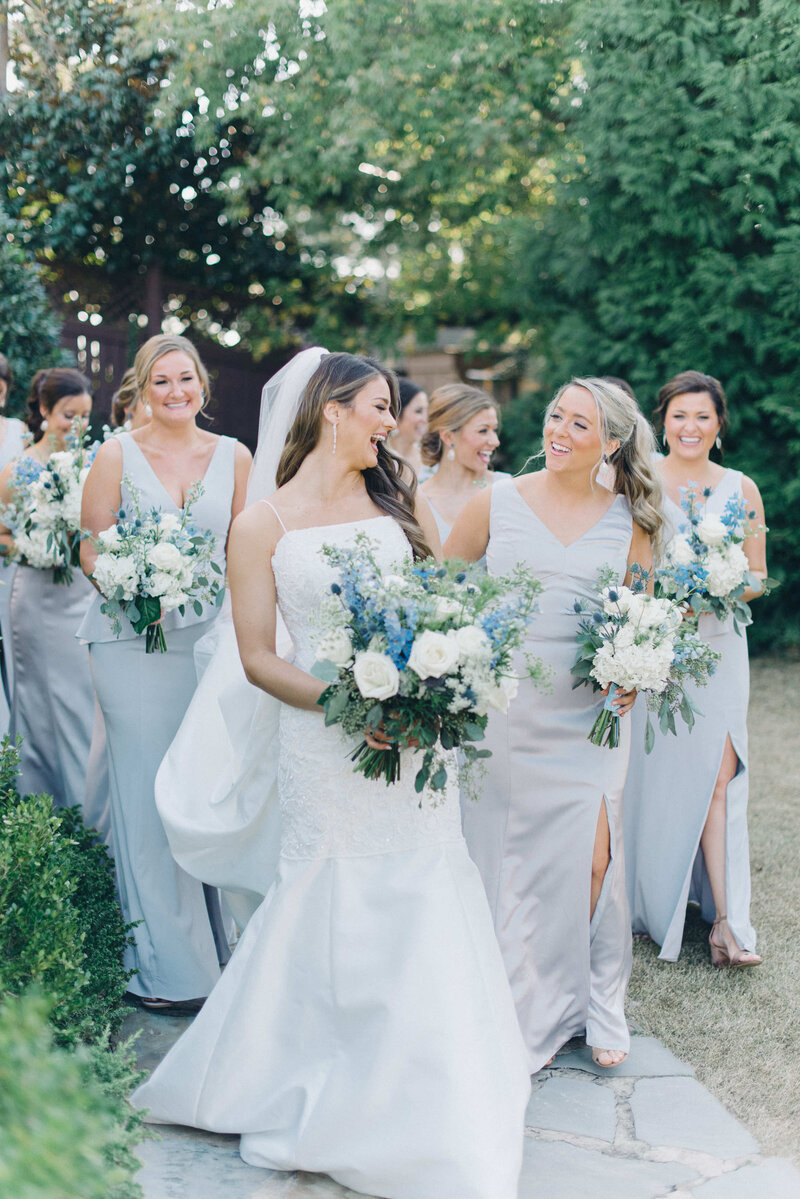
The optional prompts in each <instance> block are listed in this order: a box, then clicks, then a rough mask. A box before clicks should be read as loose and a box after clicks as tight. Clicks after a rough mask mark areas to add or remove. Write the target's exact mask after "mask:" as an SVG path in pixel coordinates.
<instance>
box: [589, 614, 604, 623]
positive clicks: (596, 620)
mask: <svg viewBox="0 0 800 1199" xmlns="http://www.w3.org/2000/svg"><path fill="white" fill-rule="evenodd" d="M592 620H593V621H594V623H595V624H605V620H606V618H605V616H604V614H603V613H602V612H595V613H594V614H593V616H592Z"/></svg>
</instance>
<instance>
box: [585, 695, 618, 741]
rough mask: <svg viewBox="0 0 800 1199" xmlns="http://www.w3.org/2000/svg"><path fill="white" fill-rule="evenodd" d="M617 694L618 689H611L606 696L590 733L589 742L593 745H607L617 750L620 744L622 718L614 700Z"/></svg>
mask: <svg viewBox="0 0 800 1199" xmlns="http://www.w3.org/2000/svg"><path fill="white" fill-rule="evenodd" d="M616 694H617V688H616V687H613V686H612V687H611V688H610V689H609V692H608V695H607V696H606V700H605V703H604V704H603V708H602V711H601V712H600V715H599V716H598V717H597V720H595V722H594V724H593V725H592V730H591V732H590V733H589V737H588V740H589V741H591V743H592V745H607V746H608V748H609V749H616V748H617V746H618V745H619V742H620V723H619V722H620V718H619V716H618V715H617V712H616V709H615V708H614V698H615V696H616Z"/></svg>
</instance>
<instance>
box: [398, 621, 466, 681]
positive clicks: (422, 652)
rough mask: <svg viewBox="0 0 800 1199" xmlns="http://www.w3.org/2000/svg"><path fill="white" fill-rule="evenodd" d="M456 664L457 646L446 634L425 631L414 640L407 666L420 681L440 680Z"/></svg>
mask: <svg viewBox="0 0 800 1199" xmlns="http://www.w3.org/2000/svg"><path fill="white" fill-rule="evenodd" d="M457 663H458V645H457V643H456V640H455V638H454V637H452V636H448V635H447V634H446V633H434V632H433V631H432V630H431V629H426V630H425V632H424V633H420V635H419V637H415V638H414V644H413V645H412V647H411V653H410V654H409V656H408V665H409V667H410V669H411V670H414V671H416V673H417V674H418V675H419V677H420V678H421V679H431V678H433V679H440V678H441V677H442V675H443V674H449V673H450V671H451V670H453V668H454V667H455V666H456V665H457Z"/></svg>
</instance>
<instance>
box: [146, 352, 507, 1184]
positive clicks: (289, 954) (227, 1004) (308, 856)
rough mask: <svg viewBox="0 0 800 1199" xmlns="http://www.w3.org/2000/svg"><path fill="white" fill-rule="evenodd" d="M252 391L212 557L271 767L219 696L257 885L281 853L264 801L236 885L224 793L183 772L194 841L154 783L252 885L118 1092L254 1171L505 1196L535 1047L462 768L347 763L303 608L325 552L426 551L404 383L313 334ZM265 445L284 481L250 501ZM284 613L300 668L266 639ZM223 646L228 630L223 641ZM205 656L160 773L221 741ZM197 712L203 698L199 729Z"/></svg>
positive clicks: (262, 473)
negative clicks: (176, 1010)
mask: <svg viewBox="0 0 800 1199" xmlns="http://www.w3.org/2000/svg"><path fill="white" fill-rule="evenodd" d="M267 391H268V393H271V394H272V396H273V406H272V411H271V414H270V416H269V418H268V419H267V420H266V422H265V421H263V420H262V429H261V434H260V437H259V452H258V453H257V455H256V462H255V465H254V468H253V475H252V476H251V492H250V497H249V498H250V499H251V500H252V501H256V500H257V502H251V503H250V505H249V507H248V508H247V509H246V510H245V511H244V512H243V513H242V515H241V516H240V517H239V518H237V520H236V522H235V523H234V526H233V529H232V533H231V539H230V546H229V553H228V566H229V572H230V583H231V595H232V600H233V617H234V624H235V628H236V636H237V640H238V644H239V651H240V655H241V660H242V663H243V666H244V671H245V673H246V676H247V679H248V680H250V683H251V684H254V685H255V688H257V689H258V693H259V694H261V693H267V696H273V697H276V699H277V700H278V701H280V702H279V703H278V704H277V705H275V707H276V709H277V713H278V736H277V743H278V753H277V759H278V762H277V771H276V784H277V785H276V786H275V787H274V788H272V789H271V787H270V780H269V778H268V772H267V774H265V773H264V769H263V759H264V758H269V757H270V756H271V755H270V752H269V750H270V746H269V736H270V722H269V719H266V720H265V719H263V713H262V716H261V717H259V716H258V715H254V714H253V713H252V712H251V714H250V715H248V716H243V715H242V711H241V709H242V707H243V706H246V704H247V702H249V701H247V700H246V698H245V697H246V696H247V684H245V683H244V682H243V681H242V683H241V686H240V690H239V692H236V690H235V687H234V692H235V693H236V694H239V695H240V698H241V700H242V701H244V702H243V703H242V702H239V701H238V700H237V702H235V703H232V702H230V696H228V698H227V700H226V699H225V697H224V696H223V700H222V702H221V703H220V705H219V710H222V709H225V708H226V707H227V712H228V718H229V719H230V720H231V721H232V722H233V723H236V722H237V721H238V722H239V727H240V728H241V727H247V728H249V729H250V730H251V734H250V736H249V741H250V744H249V745H248V747H247V749H246V750H245V751H244V757H245V758H246V757H247V754H248V752H249V755H250V762H251V764H252V762H253V761H255V760H259V759H260V761H259V765H258V768H257V770H256V773H255V776H254V775H253V773H252V771H250V772H249V773H248V771H249V768H248V767H245V769H244V775H246V776H247V779H249V791H248V794H249V796H250V800H251V801H252V796H253V786H252V782H253V777H255V778H257V779H260V780H261V783H262V784H263V788H262V796H263V803H265V804H269V802H270V799H269V796H270V794H271V793H272V791H273V790H274V791H275V792H276V794H277V801H278V805H279V808H280V818H279V822H278V824H279V830H280V832H279V845H278V851H277V854H276V855H275V866H274V878H273V880H272V883H271V885H270V886H269V889H268V890H267V883H268V881H269V880H268V879H267V878H266V877H265V873H266V870H267V866H266V865H265V863H266V862H269V861H271V860H273V859H272V850H271V847H270V846H269V845H268V843H267V842H268V840H269V837H268V836H267V835H266V833H265V831H264V830H265V829H267V828H272V829H274V827H275V820H274V814H273V816H272V817H270V818H268V819H266V821H265V822H262V821H261V816H260V815H258V814H257V815H256V816H254V817H253V819H252V820H251V821H250V823H249V824H248V830H249V833H248V836H247V837H242V839H241V840H242V841H244V840H247V841H249V842H250V844H249V845H248V847H247V852H246V853H245V854H244V859H246V860H245V861H244V862H243V866H242V877H243V880H244V881H243V882H242V878H236V877H234V876H235V875H236V873H237V868H236V862H237V860H238V854H237V851H236V849H235V848H234V849H233V851H232V852H229V851H230V849H231V845H230V842H229V840H227V839H226V838H228V833H229V830H228V829H226V828H225V827H224V826H225V816H224V813H225V811H226V806H225V801H224V800H223V801H222V802H220V803H219V804H217V807H216V808H215V811H214V813H212V814H211V815H209V814H208V813H209V812H210V809H211V807H212V806H213V805H214V804H215V803H216V801H217V800H218V799H219V796H218V795H217V794H216V792H215V784H214V781H213V780H206V781H205V787H204V788H201V795H200V797H198V791H197V789H195V788H194V787H189V786H187V785H186V784H184V788H183V789H184V790H192V791H193V792H194V795H193V799H194V809H195V811H198V817H197V825H198V827H203V828H205V827H207V829H208V835H209V840H210V842H211V846H210V848H207V849H206V850H205V851H203V850H202V849H200V848H198V835H197V832H196V829H193V828H192V827H191V825H192V821H191V819H190V817H189V816H188V815H187V811H188V808H187V810H184V811H182V810H181V809H180V804H181V800H180V799H176V800H175V801H172V800H171V799H170V798H169V797H168V796H167V795H166V794H165V787H164V779H163V778H162V779H161V780H160V788H159V789H160V796H161V798H160V810H161V812H162V817H163V818H164V820H165V824H166V827H167V831H168V834H169V835H170V841H171V844H172V846H173V850H174V851H175V852H176V853H177V855H178V857H179V860H181V861H182V864H184V865H187V866H188V868H189V869H195V870H197V871H201V872H202V874H203V875H209V876H210V877H208V878H206V880H205V881H217V882H222V883H224V884H227V885H234V886H236V885H239V886H240V889H241V886H244V887H246V888H249V889H252V888H255V889H256V890H261V891H262V892H263V891H267V894H266V898H265V899H264V901H263V902H262V903H261V904H260V906H258V908H257V910H256V911H255V913H254V915H253V916H252V918H251V919H250V920H249V922H248V924H247V927H246V928H245V930H244V933H243V935H242V938H241V940H240V942H239V944H238V946H237V948H236V950H235V952H234V954H233V957H232V959H231V961H230V963H229V964H228V966H227V968H226V970H225V972H224V974H223V975H222V977H221V979H220V981H219V982H218V984H217V985H216V986H215V988H214V990H213V991H212V993H211V995H210V996H209V998H208V1000H207V1001H206V1004H205V1006H204V1008H203V1009H202V1011H201V1012H200V1014H199V1015H198V1016H197V1017H196V1019H195V1021H194V1023H193V1025H192V1026H191V1028H189V1029H188V1031H187V1032H186V1033H185V1034H184V1035H183V1036H182V1037H181V1039H180V1040H179V1041H178V1042H177V1044H176V1045H175V1046H174V1047H173V1049H172V1050H171V1051H170V1053H169V1054H168V1055H167V1057H166V1058H165V1059H164V1061H163V1062H162V1063H161V1065H160V1066H159V1067H158V1068H157V1069H156V1071H155V1073H154V1074H153V1076H152V1077H151V1078H150V1080H149V1081H148V1082H146V1083H145V1084H144V1085H143V1086H141V1087H140V1088H139V1089H138V1090H137V1091H136V1092H135V1094H134V1097H133V1101H134V1103H135V1104H136V1105H137V1106H138V1107H143V1108H149V1109H150V1119H152V1120H155V1121H157V1122H166V1123H178V1124H188V1125H192V1126H194V1127H198V1128H205V1129H210V1130H212V1131H216V1132H223V1133H239V1134H241V1141H240V1153H241V1155H242V1157H243V1158H244V1160H245V1161H247V1162H249V1163H251V1164H253V1165H258V1166H264V1167H267V1168H270V1169H275V1170H287V1171H288V1170H305V1171H312V1172H319V1173H325V1174H328V1175H330V1176H331V1177H333V1178H334V1179H336V1180H337V1181H338V1182H340V1183H341V1184H342V1185H344V1186H346V1187H350V1188H352V1189H354V1190H358V1191H361V1192H364V1193H366V1194H370V1195H377V1196H383V1197H385V1199H515V1197H516V1194H517V1182H518V1176H519V1170H520V1165H521V1157H522V1144H523V1127H524V1112H525V1106H526V1103H527V1099H528V1094H529V1089H530V1082H529V1063H528V1061H527V1055H526V1051H525V1048H524V1045H523V1042H522V1038H521V1034H520V1031H519V1027H518V1024H517V1021H516V1015H515V1012H514V1007H513V1003H512V1000H511V995H510V992H509V989H508V984H507V982H506V979H505V973H504V970H503V965H502V962H501V959H500V955H499V950H498V948H497V944H496V942H495V939H494V933H493V929H492V924H491V919H490V916H489V911H488V906H487V903H486V899H485V895H484V892H483V888H482V884H481V881H480V877H479V875H478V873H477V870H476V868H475V867H474V866H473V864H472V862H471V861H470V859H469V857H468V855H467V852H466V847H465V844H464V841H463V838H462V836H461V829H460V819H459V803H458V788H457V781H456V779H455V777H452V778H451V780H450V786H449V789H448V790H447V791H446V792H445V795H444V798H443V799H442V798H441V797H440V796H437V797H436V798H435V799H434V797H433V796H431V795H429V794H425V793H423V795H422V797H420V796H418V795H417V794H416V793H415V791H414V783H413V779H414V770H413V767H412V764H411V762H410V761H408V760H407V761H406V762H405V764H404V767H403V777H402V780H401V781H400V782H399V783H397V784H395V785H393V786H392V787H391V788H387V787H386V785H385V784H384V783H382V782H371V781H368V780H366V779H364V778H362V777H361V776H359V775H355V774H354V773H353V770H352V765H351V763H350V760H349V749H350V747H349V746H348V745H347V744H346V743H345V742H344V741H343V739H342V737H343V734H342V733H341V731H340V730H339V729H338V728H335V727H334V728H326V727H325V725H324V722H323V715H322V711H321V709H320V708H319V706H318V699H319V696H320V693H321V690H322V684H321V683H320V681H319V680H318V679H316V678H314V677H313V676H312V675H311V674H310V673H309V669H310V667H311V665H312V664H313V661H314V635H315V613H316V610H317V608H318V606H319V604H320V602H321V600H322V598H323V597H324V596H325V594H326V593H327V592H328V590H329V588H330V584H331V582H332V580H333V578H334V575H333V572H332V569H331V567H330V566H329V565H328V564H327V562H326V560H325V558H324V557H323V556H322V554H321V552H320V551H321V548H322V546H323V545H325V544H335V545H340V546H341V545H350V544H353V542H354V539H355V537H356V535H357V534H358V533H361V532H364V533H367V534H368V535H369V536H370V537H371V539H372V541H373V543H374V544H375V546H376V547H377V550H376V552H377V556H378V558H379V561H380V562H381V563H382V564H383V565H384V567H385V569H387V570H389V569H391V567H392V565H393V564H395V563H396V562H397V561H398V560H399V559H402V558H404V557H408V556H410V555H412V554H413V555H414V556H415V557H421V556H424V555H425V554H426V553H427V552H428V547H429V546H431V545H432V546H433V548H434V549H438V538H437V535H436V527H435V523H434V522H433V519H432V516H431V514H430V510H429V509H428V507H427V504H426V503H425V501H424V499H417V500H416V503H415V496H414V488H413V487H412V486H409V485H407V484H406V483H405V482H404V480H403V477H402V475H401V469H400V464H399V462H398V460H397V459H395V458H394V457H393V456H392V455H391V454H390V453H389V451H388V450H387V448H386V445H385V441H386V438H387V436H388V434H389V433H390V432H391V430H392V429H393V428H394V426H395V415H394V414H395V413H396V411H397V384H396V380H395V378H394V375H393V374H392V373H391V372H389V371H387V370H385V369H384V368H383V367H381V366H379V365H378V364H377V363H375V362H373V361H371V360H370V359H364V358H357V357H353V356H351V355H349V354H325V352H324V351H320V350H309V351H305V352H304V353H303V354H301V355H299V356H298V357H297V358H296V359H294V360H293V362H292V363H290V364H289V367H288V368H284V371H283V372H281V373H280V375H279V376H278V378H277V386H276V387H272V388H270V386H269V385H268V389H267ZM289 426H290V427H289ZM286 428H289V433H288V437H286V439H285V444H284V433H285V430H286ZM281 446H282V447H283V449H282V452H281V454H280V460H279V462H278V466H277V471H275V472H274V475H273V478H274V482H275V483H276V484H277V489H276V490H274V492H273V493H272V494H269V495H266V494H265V489H266V488H267V487H268V480H270V475H272V474H273V471H272V466H271V463H272V462H274V453H275V450H276V448H279V447H281ZM262 500H263V502H262ZM278 610H280V614H281V616H282V617H283V619H284V620H285V622H286V625H287V627H288V631H289V634H290V635H291V638H292V641H293V643H294V658H293V661H287V660H286V659H284V658H283V657H281V656H280V655H279V654H278V653H276V635H277V625H278V619H279V618H278ZM224 653H225V649H224V643H223V644H221V646H220V648H219V649H218V651H217V658H219V657H220V656H222V655H224ZM218 671H219V664H218V663H217V662H216V660H215V661H212V664H211V665H210V667H209V668H208V671H207V674H206V676H205V677H204V680H203V684H201V687H200V689H199V696H198V699H197V703H196V704H195V705H193V707H192V708H190V710H189V713H188V715H187V722H188V724H187V722H185V725H184V728H183V729H182V730H181V734H179V738H178V741H177V742H176V743H175V745H174V746H173V750H175V751H176V754H177V757H176V756H175V754H173V751H170V754H171V755H172V760H171V762H167V763H165V766H166V768H167V776H168V777H169V778H171V779H175V778H176V775H177V771H176V762H180V761H181V760H185V762H186V763H187V767H188V768H189V769H190V770H191V769H194V770H195V771H196V770H197V764H196V761H195V762H193V761H192V759H191V756H190V754H189V753H188V747H189V745H190V744H192V745H193V746H194V747H195V753H196V751H197V747H198V746H202V745H204V744H205V743H206V741H210V743H211V744H213V743H214V739H215V733H214V731H213V728H212V725H213V721H214V716H213V707H214V705H213V703H210V702H209V700H208V697H207V695H206V697H205V698H204V695H203V694H202V693H204V692H208V691H209V689H210V688H213V687H215V686H216V685H217V683H216V682H215V680H216V679H217V677H218ZM223 673H224V672H223ZM207 680H211V681H210V682H207ZM204 684H205V686H204ZM242 688H244V690H242ZM250 691H251V692H252V691H253V688H252V687H251V688H250ZM268 703H274V701H268ZM251 707H252V705H251ZM234 708H235V709H236V711H235V712H233V711H232V709H234ZM203 713H211V715H210V716H209V726H208V729H206V728H205V727H203V721H204V717H203ZM254 729H256V730H260V732H259V737H260V740H259V744H258V745H257V746H256V747H255V750H254V747H253V745H252V730H254ZM207 732H208V737H207V736H206V734H207ZM182 737H183V738H186V740H185V741H181V738H182ZM375 738H377V740H375ZM373 740H374V742H375V744H379V743H380V741H381V740H382V737H381V734H380V733H379V732H376V734H375V737H374V738H373ZM182 746H183V747H185V748H186V751H187V752H186V755H185V758H182V753H183V750H182V748H181V747H182ZM176 747H177V748H176ZM404 753H408V754H410V753H411V751H404ZM169 757H170V755H168V758H169ZM226 771H227V765H224V768H223V773H225V772H226ZM259 771H260V773H259ZM234 773H235V771H234ZM240 773H241V772H240ZM228 774H230V772H228ZM177 782H178V787H177V791H180V790H181V786H180V782H181V780H180V779H179V778H178V779H177ZM225 787H229V789H230V791H231V793H235V794H236V796H237V798H236V800H235V801H234V802H233V804H232V808H233V809H235V814H234V816H233V817H232V820H233V823H234V824H235V823H236V820H239V819H240V818H241V807H242V796H243V791H242V783H241V778H240V779H239V781H238V782H235V781H233V779H232V777H228V778H227V779H226V780H223V783H222V788H223V790H224V789H225ZM203 790H205V792H206V796H205V797H204V796H203V794H202V792H203ZM244 790H245V791H247V790H248V788H247V787H245V788H244ZM208 797H210V798H208ZM188 802H189V801H187V803H188ZM173 805H174V806H173ZM204 805H205V806H206V809H207V811H206V814H205V815H204V814H203V812H202V810H201V809H203V806H204ZM190 806H191V805H190ZM245 806H246V805H245ZM256 806H258V801H256ZM237 832H239V833H240V832H241V829H239V830H234V842H235V840H236V835H237ZM217 834H218V838H217ZM217 839H218V840H219V844H220V845H221V846H222V847H223V848H222V849H221V850H220V852H219V854H217V853H216V850H215V848H214V842H215V841H216V840H217ZM260 839H261V840H263V844H262V843H261V841H260ZM254 841H255V842H257V843H258V845H257V846H256V847H254V845H253V842H254ZM226 853H228V862H227V865H226V866H225V867H222V866H220V865H219V860H220V859H222V858H225V855H226ZM248 854H249V857H248ZM259 855H260V856H261V859H262V861H261V870H262V876H261V879H258V878H257V877H256V874H257V870H258V867H257V866H256V865H253V863H254V862H256V861H257V859H258V858H259ZM248 863H249V864H248ZM220 871H221V872H222V875H224V877H221V875H220ZM248 872H249V873H248Z"/></svg>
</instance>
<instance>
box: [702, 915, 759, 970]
mask: <svg viewBox="0 0 800 1199" xmlns="http://www.w3.org/2000/svg"><path fill="white" fill-rule="evenodd" d="M727 919H728V917H727V916H717V918H716V920H715V921H714V923H713V924H712V925H711V932H710V933H709V934H708V945H709V949H710V950H711V965H712V966H716V967H717V969H718V970H722V969H740V968H742V967H744V966H760V965H761V960H762V959H761V958H760V957H759V956H758V954H757V953H750V951H749V950H747V949H738V948H737V949H736V950H735V952H734V953H733V954H730V953H729V952H728V949H727V948H726V946H725V945H718V944H717V942H716V941H715V940H714V929H715V928H716V927H717V925H718V924H722V922H723V921H727Z"/></svg>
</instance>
